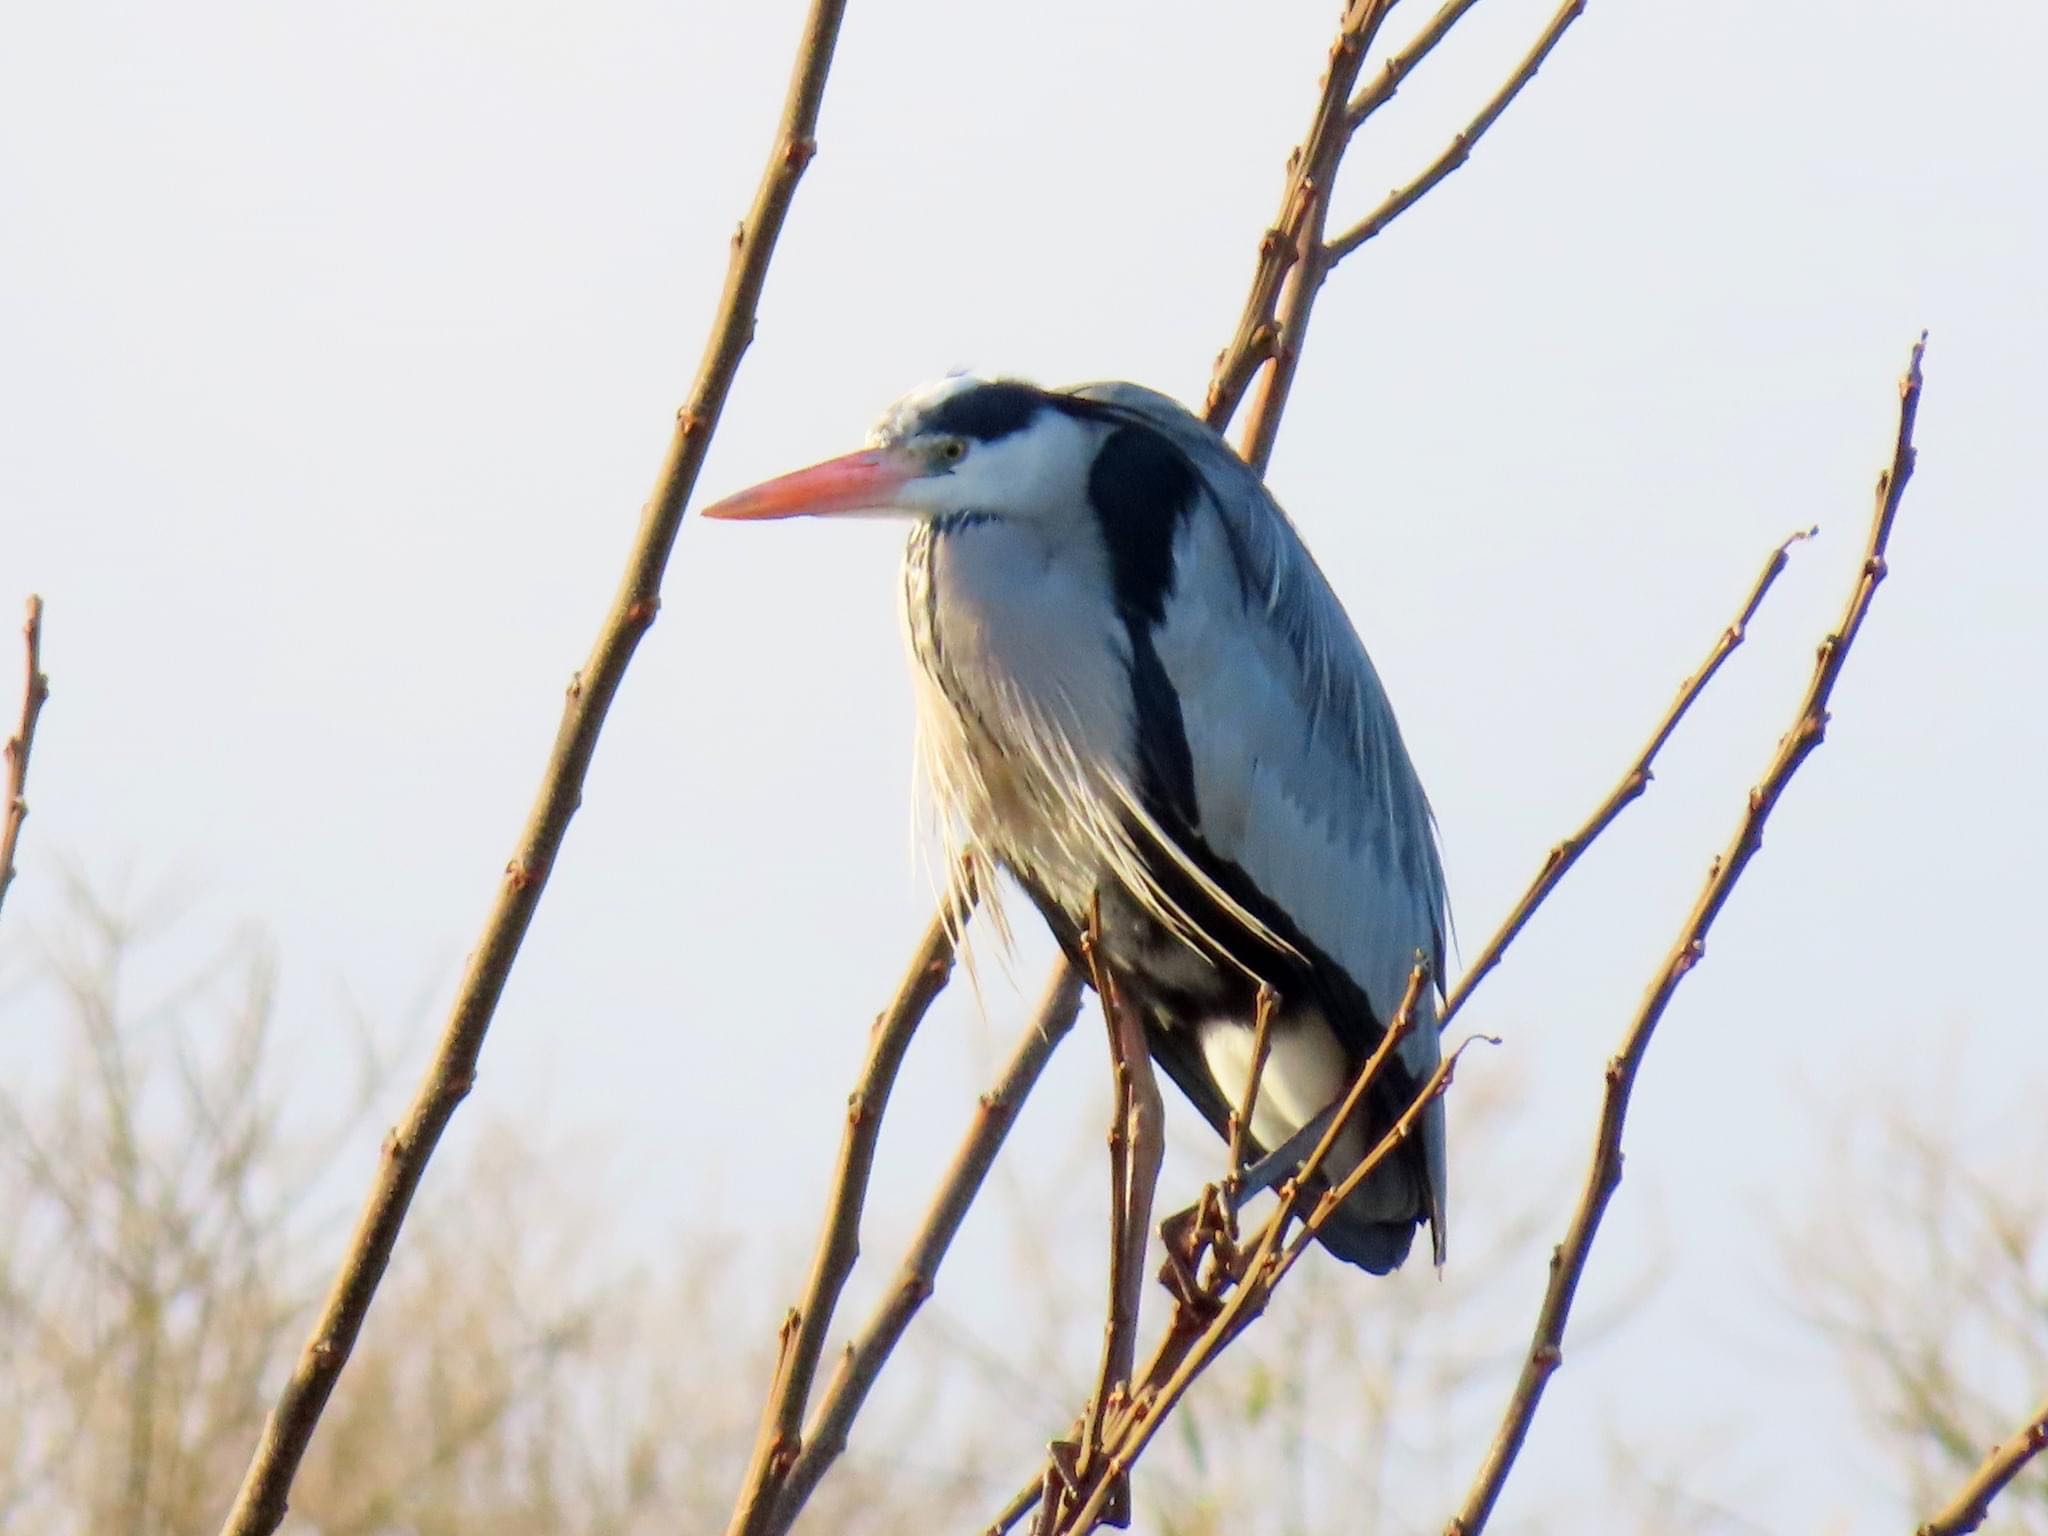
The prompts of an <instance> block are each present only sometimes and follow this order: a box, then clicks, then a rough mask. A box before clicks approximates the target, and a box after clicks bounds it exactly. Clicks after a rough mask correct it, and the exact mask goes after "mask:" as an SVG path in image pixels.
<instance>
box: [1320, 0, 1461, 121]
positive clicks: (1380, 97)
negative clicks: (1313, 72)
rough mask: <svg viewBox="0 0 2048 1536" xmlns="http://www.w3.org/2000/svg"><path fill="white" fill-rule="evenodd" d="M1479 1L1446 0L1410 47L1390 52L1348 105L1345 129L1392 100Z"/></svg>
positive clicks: (1414, 38)
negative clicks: (1417, 66)
mask: <svg viewBox="0 0 2048 1536" xmlns="http://www.w3.org/2000/svg"><path fill="white" fill-rule="evenodd" d="M1478 3H1479V0H1445V4H1444V5H1443V6H1442V8H1441V9H1439V10H1438V11H1437V13H1436V14H1435V15H1434V16H1432V17H1430V18H1429V22H1428V24H1427V25H1426V26H1424V27H1423V29H1422V30H1421V31H1420V32H1418V33H1416V34H1415V36H1413V37H1412V38H1410V39H1409V40H1408V46H1407V47H1405V48H1403V49H1401V50H1400V51H1399V52H1398V53H1392V54H1389V55H1388V56H1387V60H1386V62H1385V63H1384V64H1382V65H1381V66H1380V72H1379V73H1378V74H1377V75H1375V76H1374V77H1373V82H1372V84H1371V85H1369V86H1367V87H1366V88H1365V89H1364V90H1362V91H1360V92H1359V93H1358V94H1357V95H1356V96H1354V97H1353V98H1352V99H1351V105H1350V106H1348V107H1346V108H1345V109H1344V127H1345V131H1346V132H1349V133H1356V132H1358V130H1359V128H1360V127H1361V126H1363V125H1364V123H1365V120H1366V119H1367V118H1368V117H1371V116H1372V115H1373V113H1375V112H1377V111H1379V109H1380V108H1381V107H1384V106H1385V105H1386V104H1387V103H1388V102H1390V101H1392V100H1393V99H1394V96H1395V94H1396V93H1397V92H1399V91H1400V89H1401V84H1402V82H1403V81H1405V80H1406V79H1407V78H1408V77H1409V76H1410V75H1411V74H1413V73H1414V72H1415V66H1416V65H1418V64H1420V63H1421V62H1422V61H1423V60H1424V59H1426V58H1428V57H1429V55H1430V54H1431V53H1432V52H1433V51H1434V50H1435V48H1436V45H1437V44H1438V43H1440V42H1442V41H1443V40H1444V39H1445V38H1446V37H1448V36H1449V35H1450V32H1451V28H1453V27H1455V26H1456V25H1457V24H1458V23H1459V22H1461V21H1463V20H1464V19H1465V13H1466V12H1467V11H1469V10H1471V9H1472V7H1473V6H1475V5H1477V4H1478Z"/></svg>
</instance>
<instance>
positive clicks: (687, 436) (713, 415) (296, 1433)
mask: <svg viewBox="0 0 2048 1536" xmlns="http://www.w3.org/2000/svg"><path fill="white" fill-rule="evenodd" d="M845 8H846V4H845V0H813V4H812V7H811V10H810V14H809V16H808V17H807V19H806V21H805V23H804V30H803V36H802V39H801V41H800V42H799V44H798V50H797V63H796V68H795V72H794V74H793V76H792V78H791V81H790V86H789V94H788V97H787V100H786V101H785V103H784V106H783V112H782V118H781V121H780V123H779V124H778V126H777V128H776V133H775V140H774V144H773V147H772V148H771V150H770V152H769V156H768V164H767V168H766V169H765V171H764V172H763V173H762V177H761V183H760V186H759V188H758V190H757V191H756V193H755V195H754V202H753V206H752V208H751V209H750V210H749V212H748V214H747V220H746V222H745V223H744V224H742V225H741V226H740V228H739V230H738V232H737V233H736V234H735V235H734V237H733V242H732V257H731V264H730V266H729V268H728V270H727V273H726V282H725V291H724V294H723V295H722V296H721V298H720V301H719V306H718V312H717V317H716V319H715V320H714V321H713V323H712V331H711V338H710V341H709V342H708V344H707V346H706V348H705V352H704V357H703V360H702V362H701V363H700V364H699V366H698V372H697V379H696V382H695V383H694V385H693V386H692V388H691V392H690V396H689V400H688V403H687V404H686V405H685V406H684V407H683V408H682V409H681V410H680V411H678V412H677V413H676V423H675V431H674V433H673V435H672V436H671V437H670V440H669V446H668V453H667V456H666V458H665V460H664V461H663V464H662V467H661V472H660V475H659V477H658V478H657V480H656V482H655V487H654V493H653V495H652V496H651V497H650V498H649V500H648V502H647V505H646V508H645V510H644V511H643V513H642V516H641V522H640V528H639V531H638V533H637V534H636V535H635V537H634V541H633V547H632V552H631V554H630V555H629V556H628V559H627V564H626V570H625V575H624V579H623V580H622V582H621V583H620V587H619V591H618V594H617V596H616V597H615V598H614V599H613V602H612V607H611V611H610V612H609V613H608V614H607V615H606V617H605V621H604V625H603V627H602V629H601V630H600V631H599V633H598V638H597V643H596V646H595V647H594V649H593V650H592V652H591V654H590V658H589V660H588V661H587V662H586V664H585V665H584V668H583V670H582V671H581V672H579V673H577V674H576V676H575V677H574V678H572V679H571V680H570V683H569V690H568V701H567V704H566V707H565V709H564V713H563V718H562V724H561V729H560V731H559V733H558V734H557V736H556V738H555V746H554V750H553V752H552V753H551V754H550V756H549V758H548V762H547V766H546V768H545V770H544V771H543V773H542V777H541V783H540V789H539V792H538V794H537V795H536V797H535V799H534V803H533V807H532V809H531V811H530V812H529V813H528V816H527V822H526V826H525V829H524V830H523V831H522V832H521V834H520V838H519V846H518V851H517V853H516V854H515V855H514V856H513V858H512V861H511V862H510V863H509V864H508V865H507V866H506V868H505V875H504V879H503V881H502V883H501V884H500V886H499V889H498V896H497V900H496V902H495V903H494V904H493V906H492V909H491V913H490V916H489V918H488V919H487V920H486V922H485V925H484V931H483V934H482V937H481V938H480V939H479V941H478V943H477V946H476V948H475V950H474V951H473V952H472V953H471V956H470V961H469V966H468V969H467V971H466V972H465V974H464V976H463V978H462V983H461V986H460V988H459V990H458V991H457V993H456V996H455V1002H454V1006H453V1008H452V1009H451V1010H450V1013H449V1017H448V1022H447V1025H446V1028H445V1030H444V1032H443V1034H442V1037H441V1040H440V1043H439V1045H438V1046H437V1048H436V1050H435V1053H434V1059H433V1061H432V1062H431V1063H430V1065H429V1066H428V1069H427V1072H426V1075H425V1078H424V1080H423V1081H422V1083H421V1085H420V1088H419V1090H418V1092H417V1094H416V1095H415V1097H414V1099H413V1102H412V1104H411V1106H410V1108H409V1109H408V1110H407V1112H406V1116H405V1120H404V1121H403V1123H402V1124H401V1125H400V1127H399V1128H398V1129H397V1130H395V1131H394V1132H393V1133H392V1134H391V1135H390V1136H389V1137H387V1138H386V1140H385V1143H384V1151H383V1156H382V1159H381V1163H380V1166H379V1168H378V1172H377V1176H376V1179H375V1181H374V1183H373V1184H372V1186H371V1190H370V1195H369V1199H368V1201H367V1203H366V1204H365V1205H364V1208H363V1212H362V1216H361V1218H360V1220H359V1222H358V1224H357V1227H356V1231H355V1234H354V1236H353V1237H352V1238H351V1239H350V1242H349V1246H348V1251H347V1253H346V1255H345V1256H344V1258H343V1260H342V1264H341V1268H340V1270H339V1272H338V1273H337V1274H336V1276H335V1279H334V1285H333V1288H332V1290H330V1291H329V1293H328V1296H327V1300H326V1302H325V1304H324V1305H323V1306H322V1308H321V1314H320V1318H319V1321H318V1322H317V1323H316V1324H315V1326H314V1329H313V1333H312V1337H311V1338H310V1339H309V1340H308V1341H307V1344H306V1348H305V1352H304V1354H303V1356H302V1357H301V1359H300V1361H299V1365H298V1368H297V1369H296V1370H295V1371H293V1373H292V1376H291V1379H290V1381H288V1382H287V1383H286V1385H285V1389H284V1392H283V1395H282V1396H281V1397H280V1398H279V1399H278V1402H277V1405H276V1406H275V1407H274V1408H273V1409H272V1411H271V1414H270V1418H269V1421H268V1423H266V1425H265V1426H264V1430H263V1436H262V1440H261V1441H260V1443H259V1444H258V1446H257V1449H256V1454H255V1458H254V1460H252V1461H251V1463H250V1465H249V1470H248V1473H247V1475H246V1476H245V1478H244V1480H243V1483H242V1487H241V1491H240V1493H239V1494H238V1495H237V1496H236V1499H235V1503H234V1507H233V1509H232V1510H231V1511H230V1512H229V1514H228V1517H227V1522H226V1524H225V1525H224V1526H223V1527H222V1531H223V1536H269V1533H271V1532H273V1531H275V1530H276V1529H277V1527H278V1524H279V1523H280V1522H281V1521H282V1520H283V1519H284V1513H285V1505H286V1500H287V1497H288V1495H289V1493H290V1489H291V1484H292V1478H293V1476H294V1475H295V1474H296V1472H297V1470H298V1466H299V1462H300V1460H301V1459H302V1458H303V1457H304V1455H305V1451H306V1446H307V1444H308V1443H309V1442H310V1441H311V1439H312V1436H313V1431H314V1429H315V1428H316V1427H317V1425H318V1424H319V1421H320V1414H321V1411H322V1410H323V1409H324V1408H325V1406H326V1404H327V1399H328V1395H329V1394H330V1393H331V1392H332V1391H333V1390H334V1384H335V1382H336V1381H337V1380H338V1379H339V1378H340V1375H341V1370H342V1367H343V1365H344V1364H346V1363H347V1360H348V1356H349V1351H350V1350H351V1349H352V1348H353V1347H354V1346H355V1342H356V1337H357V1335H358V1334H359V1333H360V1332H361V1329H362V1325H363V1319H364V1317H365V1315H366V1314H367V1313H368V1311H369V1307H370V1302H371V1299H372V1297H373V1296H374V1295H375V1293H376V1289H377V1285H378V1282H379V1281H380V1280H381V1279H382V1278H383V1275H384V1270H385V1267H386V1265H387V1264H388V1263H389V1262H390V1259H391V1251H392V1248H393V1246H394V1245H395V1244H396V1242H397V1240H398V1232H399V1228H400V1227H401V1226H402V1225H403V1223H404V1221H405V1214H406V1211H407V1209H408V1207H409V1206H410V1205H411V1203H412V1198H413V1194H414V1192H415V1191H416V1190H417V1189H418V1187H419V1182H420V1177H421V1175H422V1174H423V1173H424V1172H425V1170H426V1165H427V1160H428V1158H429V1157H431V1156H432V1154H433V1151H434V1147H435V1145H436V1143H437V1142H438V1141H439V1140H440V1137H441V1133H442V1131H443V1130H444V1129H445V1128H446V1126H447V1124H448V1121H449V1119H450V1118H451V1117H452V1116H453V1114H454V1113H455V1108H456V1106H457V1105H458V1104H460V1103H461V1102H462V1100H463V1098H464V1096H465V1095H467V1094H468V1092H469V1089H470V1085H471V1083H472V1082H473V1081H474V1079H475V1075H476V1063H477V1058H478V1055H479V1053H480V1052H481V1051H482V1049H483V1042H484V1035H485V1033H486V1031H487V1030H488V1029H489V1027H490V1023H491V1018H492V1016H493V1014H494V1013H495V1012H496V1011H497V1006H498V1000H499V998H500V997H501V996H502V995H503V993H504V989H505V983H506V980H507V978H508V977H509V976H510V975H511V971H512V964H513V961H514V960H515V959H516V958H517V957H518V954H519V948H520V945H521V943H522V942H523V940H524V939H525V937H526V930H527V927H528V925H529V924H530V923H531V922H532V921H533V914H534V911H535V909H536V908H537V906H538V904H539V902H540V897H541V893H542V892H543V891H544V890H545V889H546V888H547V880H548V875H549V872H550V871H551V870H552V868H553V866H554V861H555V856H556V854H557V853H558V852H559V851H560V849H561V846H562V841H563V839H564V837H566V836H567V834H568V829H569V821H570V818H571V817H572V816H573V815H574V814H575V812H576V807H577V805H578V804H579V803H580V801H581V799H582V794H583V780H584V776H585V774H586V773H587V772H588V770H589V767H590V761H591V758H592V756H593V755H594V753H595V752H596V750H597V739H598V734H599V732H600V731H601V730H602V728H603V725H604V719H605V715H606V713H607V711H608V710H609V709H610V707H611V702H612V699H613V697H614V696H615V695H616V694H617V692H618V689H619V684H620V682H621V681H622V680H623V679H624V677H625V675H626V669H627V667H628V665H629V664H630V663H631V661H632V657H633V652H634V650H635V648H636V647H637V646H638V644H639V642H640V637H641V636H642V635H644V634H645V633H646V632H647V629H648V626H650V625H651V624H652V623H653V622H654V616H655V613H656V611H657V610H658V609H659V607H660V604H661V579H662V575H663V573H664V571H665V570H666V568H667V565H668V559H669V554H670V552H671V550H672V549H673V548H674V545H675V537H676V532H677V529H678V528H679V527H680V526H681V523H682V517H683V510H684V507H685V506H686V504H687V503H688V500H689V497H690V493H691V491H692V490H693V489H694V488H695V486H696V481H697V473H698V471H699V469H700V468H701V467H702V465H703V461H704V455H705V451H706V449H707V448H708V446H709V444H710V441H711V434H712V432H713V430H714V429H715V428H716V426H717V424H718V417H719V413H720V412H721V410H722V409H723V408H724V405H725V400H726V396H727V394H728V392H729V391H730V389H731V386H732V380H733V376H734V374H735V373H736V372H737V370H738V368H739V363H740V359H741V357H742V356H743V355H744V354H745V352H746V349H747V346H748V345H749V343H750V342H751V341H752V339H753V334H754V324H755V310H756V307H757V306H758V304H759V302H760V297H761V289H762V285H763V284H764V282H765V281H766V279H767V275H768V263H769V258H770V256H771V255H772V254H773V252H774V249H775V242H776V239H777V237H778V236H779V235H780V233H781V231H782V223H783V219H784V217H785V215H786V214H787V213H788V211H789V206H790V202H791V199H792V198H793V197H794V196H795V193H796V187H797V182H798V181H799V179H800V178H801V177H802V175H803V172H804V168H805V167H806V166H807V165H808V164H809V163H810V160H811V156H812V155H813V154H814V153H815V152H816V149H817V141H816V138H815V134H816V131H817V123H818V108H819V104H820V102H821V101H822V99H823V96H824V90H825V76H826V72H827V71H828V70H829V68H830V67H831V62H832V51H833V45H834V44H835V43H836V42H837V40H838V35H839V23H840V18H841V16H842V15H843V14H844V11H845Z"/></svg>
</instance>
